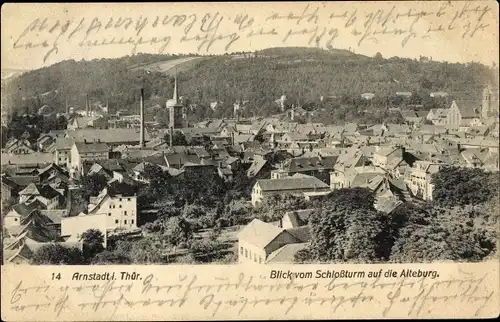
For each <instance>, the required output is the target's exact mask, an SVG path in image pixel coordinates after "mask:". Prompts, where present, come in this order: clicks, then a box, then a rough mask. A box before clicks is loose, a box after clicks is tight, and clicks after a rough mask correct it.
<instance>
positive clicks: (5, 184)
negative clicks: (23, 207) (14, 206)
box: [0, 174, 20, 204]
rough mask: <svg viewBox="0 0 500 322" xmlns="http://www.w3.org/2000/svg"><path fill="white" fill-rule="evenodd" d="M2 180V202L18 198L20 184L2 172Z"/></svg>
mask: <svg viewBox="0 0 500 322" xmlns="http://www.w3.org/2000/svg"><path fill="white" fill-rule="evenodd" d="M0 180H1V181H0V182H1V185H2V204H3V203H4V202H7V201H8V200H17V197H18V195H19V190H20V187H19V185H18V184H17V183H15V182H14V181H12V180H11V179H9V177H8V176H7V175H5V174H2V177H1V179H0Z"/></svg>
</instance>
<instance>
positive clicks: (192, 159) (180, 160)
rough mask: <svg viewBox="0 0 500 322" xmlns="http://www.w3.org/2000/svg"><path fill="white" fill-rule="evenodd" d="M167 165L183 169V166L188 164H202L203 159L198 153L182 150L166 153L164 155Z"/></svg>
mask: <svg viewBox="0 0 500 322" xmlns="http://www.w3.org/2000/svg"><path fill="white" fill-rule="evenodd" d="M164 160H165V165H166V166H167V167H169V168H174V169H178V170H181V169H182V167H183V166H184V165H185V164H187V163H191V164H200V163H201V159H200V158H199V157H198V155H197V154H194V153H189V152H180V153H172V154H166V155H165V156H164Z"/></svg>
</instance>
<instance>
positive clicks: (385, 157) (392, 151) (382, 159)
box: [372, 146, 404, 169]
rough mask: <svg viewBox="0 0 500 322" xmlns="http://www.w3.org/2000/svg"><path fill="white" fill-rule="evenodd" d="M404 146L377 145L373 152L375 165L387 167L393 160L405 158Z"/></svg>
mask: <svg viewBox="0 0 500 322" xmlns="http://www.w3.org/2000/svg"><path fill="white" fill-rule="evenodd" d="M403 153H404V148H403V147H394V146H377V147H376V150H375V153H374V154H373V158H372V163H373V165H375V166H377V167H380V168H382V169H385V168H386V166H387V165H388V164H389V163H390V162H391V161H392V160H393V159H397V160H402V159H403Z"/></svg>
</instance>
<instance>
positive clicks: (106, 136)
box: [66, 128, 151, 147]
mask: <svg viewBox="0 0 500 322" xmlns="http://www.w3.org/2000/svg"><path fill="white" fill-rule="evenodd" d="M144 132H145V133H144V141H145V142H149V140H150V139H151V138H150V135H149V132H148V130H147V128H146V129H144ZM66 137H67V138H71V139H73V140H74V141H75V142H88V143H91V142H94V143H99V142H101V143H106V144H108V145H109V146H110V147H115V146H119V145H123V144H125V145H138V144H139V141H140V130H139V129H138V128H137V129H136V128H116V129H94V128H85V129H78V130H73V131H67V133H66Z"/></svg>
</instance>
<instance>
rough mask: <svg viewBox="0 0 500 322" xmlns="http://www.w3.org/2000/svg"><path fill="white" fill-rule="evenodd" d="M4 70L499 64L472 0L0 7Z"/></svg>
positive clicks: (490, 7) (493, 24)
mask: <svg viewBox="0 0 500 322" xmlns="http://www.w3.org/2000/svg"><path fill="white" fill-rule="evenodd" d="M2 25H3V26H4V27H3V28H2V39H3V40H2V64H4V65H6V66H7V65H8V66H9V67H11V68H14V67H18V68H21V67H29V68H35V67H40V66H42V65H50V64H53V63H55V62H57V61H61V60H65V59H75V60H80V59H87V60H88V59H93V58H102V57H106V58H111V57H121V56H124V55H130V54H133V53H138V52H151V53H197V54H222V53H225V52H238V51H253V50H259V49H263V48H268V47H280V46H311V47H314V46H318V47H321V48H329V47H330V46H331V47H332V48H336V49H348V48H351V49H352V50H354V51H355V52H356V53H359V54H365V55H369V56H373V55H375V54H376V53H377V52H381V53H382V54H383V56H384V57H391V56H402V57H415V58H418V56H419V55H422V56H427V57H429V56H431V57H433V59H434V60H438V61H439V60H447V61H452V62H453V61H458V62H468V61H473V60H474V61H479V62H481V63H485V64H488V65H490V64H491V63H492V62H493V61H495V62H497V63H498V61H497V60H498V30H497V29H498V28H497V26H498V4H497V3H496V2H495V1H471V2H461V1H460V2H453V1H451V2H444V1H443V2H440V1H430V2H425V1H419V2H406V1H405V2H397V1H396V2H383V1H380V2H379V1H377V2H342V3H320V2H309V3H300V2H294V3H285V2H281V3H265V4H262V3H260V4H256V3H197V4H196V5H192V4H190V3H189V4H188V3H165V4H160V3H155V4H134V3H127V4H121V3H120V4H113V3H109V4H81V5H80V4H63V3H61V4H50V5H47V4H6V5H4V6H3V7H2Z"/></svg>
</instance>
